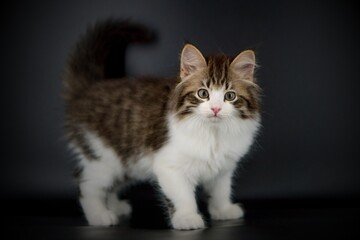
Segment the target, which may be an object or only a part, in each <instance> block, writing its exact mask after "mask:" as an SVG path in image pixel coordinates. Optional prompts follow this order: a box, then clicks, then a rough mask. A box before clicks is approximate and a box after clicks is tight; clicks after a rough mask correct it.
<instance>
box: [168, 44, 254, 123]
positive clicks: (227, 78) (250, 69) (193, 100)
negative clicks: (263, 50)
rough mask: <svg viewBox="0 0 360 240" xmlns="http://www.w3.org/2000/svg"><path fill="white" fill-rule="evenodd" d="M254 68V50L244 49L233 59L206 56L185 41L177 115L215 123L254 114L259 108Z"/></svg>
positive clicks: (175, 96) (176, 98)
mask: <svg viewBox="0 0 360 240" xmlns="http://www.w3.org/2000/svg"><path fill="white" fill-rule="evenodd" d="M254 68H255V55H254V52H253V51H249V50H248V51H244V52H242V53H240V54H239V55H238V56H237V57H236V58H234V59H231V58H229V57H226V56H224V55H215V56H209V57H207V58H206V59H205V58H204V57H203V56H202V54H201V53H200V51H199V50H198V49H196V48H195V47H194V46H193V45H189V44H187V45H185V47H184V49H183V51H182V54H181V72H180V77H181V82H180V83H179V84H178V86H177V87H176V89H175V94H174V99H173V102H172V108H173V111H174V112H175V114H176V116H177V117H178V118H179V119H186V118H188V117H195V118H198V119H201V120H204V121H209V122H214V123H217V122H221V121H223V120H226V119H230V118H239V119H248V118H254V117H255V116H256V114H257V113H258V112H259V110H260V109H259V108H260V101H259V87H258V86H257V85H256V84H255V82H254V81H255V80H254Z"/></svg>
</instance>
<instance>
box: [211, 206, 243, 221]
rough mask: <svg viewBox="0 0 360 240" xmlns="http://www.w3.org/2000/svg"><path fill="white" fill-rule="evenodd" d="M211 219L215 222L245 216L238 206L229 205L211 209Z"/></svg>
mask: <svg viewBox="0 0 360 240" xmlns="http://www.w3.org/2000/svg"><path fill="white" fill-rule="evenodd" d="M209 212H210V215H211V218H212V219H214V220H230V219H238V218H242V217H243V216H244V210H243V209H242V208H241V207H240V206H239V205H238V204H229V205H226V206H224V207H222V208H211V207H210V208H209Z"/></svg>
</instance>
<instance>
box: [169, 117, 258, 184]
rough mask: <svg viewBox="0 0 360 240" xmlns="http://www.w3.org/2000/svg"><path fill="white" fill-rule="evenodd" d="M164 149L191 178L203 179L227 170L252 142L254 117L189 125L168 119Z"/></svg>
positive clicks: (254, 125) (255, 128)
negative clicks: (166, 142) (224, 122)
mask: <svg viewBox="0 0 360 240" xmlns="http://www.w3.org/2000/svg"><path fill="white" fill-rule="evenodd" d="M170 124H171V126H170V141H169V145H168V152H171V155H172V156H173V159H172V160H171V161H170V160H169V161H170V162H171V163H172V164H174V166H175V167H177V168H180V169H182V171H183V172H184V173H186V174H187V175H188V176H189V178H193V179H194V181H206V180H208V179H211V178H213V177H214V176H216V175H217V174H219V173H220V172H221V171H224V170H231V169H233V168H234V167H235V166H236V162H237V161H239V160H240V159H241V157H243V156H244V155H245V154H246V153H247V151H248V150H249V147H250V146H251V144H252V142H253V138H254V135H255V134H256V131H257V129H258V126H259V123H258V121H256V122H254V120H252V121H250V120H249V121H244V120H239V121H234V122H231V125H229V123H227V124H223V125H220V124H222V123H220V124H219V125H214V124H211V125H203V126H199V125H197V126H196V125H192V123H191V122H189V123H186V122H185V123H177V122H174V121H172V122H171V121H170Z"/></svg>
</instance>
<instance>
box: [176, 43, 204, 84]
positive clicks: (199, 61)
mask: <svg viewBox="0 0 360 240" xmlns="http://www.w3.org/2000/svg"><path fill="white" fill-rule="evenodd" d="M180 61H181V66H180V77H181V78H185V77H187V76H189V75H191V74H193V73H195V72H197V71H199V70H201V69H203V68H205V67H206V61H205V58H204V56H203V55H202V54H201V52H200V51H199V50H198V49H197V48H196V47H195V46H194V45H191V44H186V45H185V46H184V48H183V50H182V52H181V60H180Z"/></svg>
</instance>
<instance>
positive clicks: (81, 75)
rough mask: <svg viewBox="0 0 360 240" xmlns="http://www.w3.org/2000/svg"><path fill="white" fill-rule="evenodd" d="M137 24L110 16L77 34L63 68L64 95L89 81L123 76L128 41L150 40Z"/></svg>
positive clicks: (67, 96)
mask: <svg viewBox="0 0 360 240" xmlns="http://www.w3.org/2000/svg"><path fill="white" fill-rule="evenodd" d="M154 38H155V35H154V34H153V32H151V31H150V30H148V29H147V28H145V27H144V26H142V25H140V24H135V23H132V22H129V21H122V20H114V19H110V20H107V21H103V22H99V23H97V24H95V26H93V27H92V28H89V29H88V31H87V32H86V33H85V34H84V35H83V36H81V38H80V40H79V42H78V43H77V44H76V46H75V48H74V49H73V51H72V52H71V53H70V56H69V60H68V63H67V66H66V71H65V80H64V97H65V99H67V100H70V99H73V98H76V96H77V95H78V94H81V93H82V92H83V90H84V89H85V88H86V87H87V86H89V85H90V84H92V83H94V82H97V81H101V80H103V79H109V78H119V77H123V76H125V51H126V47H127V45H128V44H129V43H146V42H151V41H152V40H154Z"/></svg>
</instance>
